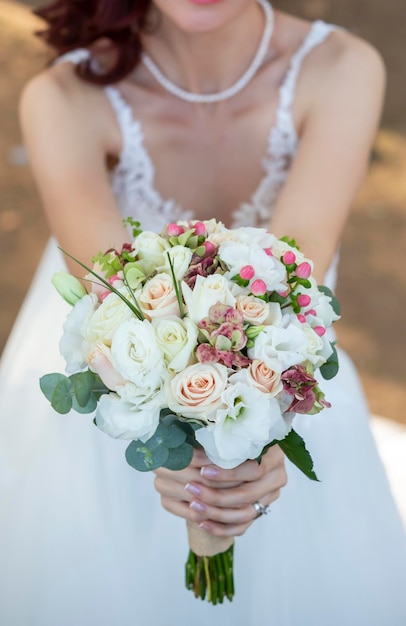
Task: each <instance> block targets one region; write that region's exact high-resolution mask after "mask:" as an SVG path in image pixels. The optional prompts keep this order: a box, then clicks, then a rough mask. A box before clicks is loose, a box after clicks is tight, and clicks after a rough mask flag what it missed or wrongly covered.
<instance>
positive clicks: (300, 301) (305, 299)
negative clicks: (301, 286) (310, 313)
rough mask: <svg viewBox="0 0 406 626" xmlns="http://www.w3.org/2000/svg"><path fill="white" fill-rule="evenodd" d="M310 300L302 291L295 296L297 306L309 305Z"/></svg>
mask: <svg viewBox="0 0 406 626" xmlns="http://www.w3.org/2000/svg"><path fill="white" fill-rule="evenodd" d="M310 302H311V298H310V296H306V295H305V294H304V293H301V294H300V296H298V297H297V303H298V305H299V306H301V307H303V306H309V304H310Z"/></svg>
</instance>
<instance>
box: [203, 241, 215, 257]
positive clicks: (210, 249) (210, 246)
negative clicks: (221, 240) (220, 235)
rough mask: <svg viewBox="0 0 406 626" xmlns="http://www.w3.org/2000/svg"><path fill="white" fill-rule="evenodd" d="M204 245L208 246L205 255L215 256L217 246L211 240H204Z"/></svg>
mask: <svg viewBox="0 0 406 626" xmlns="http://www.w3.org/2000/svg"><path fill="white" fill-rule="evenodd" d="M202 246H204V247H205V248H206V254H205V256H213V255H214V254H215V252H216V249H217V248H216V246H215V245H214V243H212V242H211V241H203V243H202Z"/></svg>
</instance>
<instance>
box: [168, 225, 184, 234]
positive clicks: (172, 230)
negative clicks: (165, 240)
mask: <svg viewBox="0 0 406 626" xmlns="http://www.w3.org/2000/svg"><path fill="white" fill-rule="evenodd" d="M167 231H168V235H169V237H179V235H181V234H182V233H184V232H185V230H184V228H183V226H178V224H175V223H174V222H172V224H169V225H168V228H167Z"/></svg>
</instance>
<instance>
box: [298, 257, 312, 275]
mask: <svg viewBox="0 0 406 626" xmlns="http://www.w3.org/2000/svg"><path fill="white" fill-rule="evenodd" d="M311 273H312V268H311V266H310V263H307V262H306V261H305V262H304V263H300V265H298V266H297V268H296V276H297V277H298V278H309V276H310V274H311Z"/></svg>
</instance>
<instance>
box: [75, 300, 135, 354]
mask: <svg viewBox="0 0 406 626" xmlns="http://www.w3.org/2000/svg"><path fill="white" fill-rule="evenodd" d="M132 317H133V313H132V311H131V309H130V308H129V307H128V306H127V304H125V302H123V300H122V299H121V298H120V297H119V296H117V295H116V294H115V293H110V294H109V295H108V296H107V297H106V298H105V299H104V300H103V302H102V303H101V304H100V306H99V307H98V308H97V309H96V311H95V312H94V313H93V315H92V317H91V318H90V319H89V321H88V323H87V326H86V330H85V335H86V339H87V341H88V342H89V344H92V343H97V342H98V341H102V342H103V343H105V344H106V346H111V341H112V339H113V335H114V333H115V331H116V330H117V328H118V327H119V326H120V325H121V324H122V323H123V322H125V321H126V320H129V319H131V318H132Z"/></svg>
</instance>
